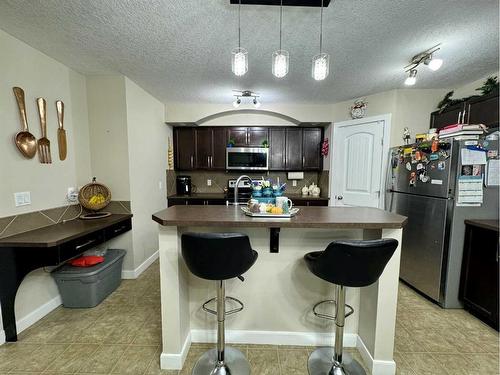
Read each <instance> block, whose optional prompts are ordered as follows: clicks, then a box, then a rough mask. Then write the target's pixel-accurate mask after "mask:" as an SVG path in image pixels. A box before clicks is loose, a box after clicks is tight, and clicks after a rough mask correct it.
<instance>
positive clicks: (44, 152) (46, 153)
mask: <svg viewBox="0 0 500 375" xmlns="http://www.w3.org/2000/svg"><path fill="white" fill-rule="evenodd" d="M36 104H37V106H38V115H39V116H40V128H41V129H42V138H40V139H39V140H38V156H39V158H40V163H44V164H50V163H52V158H51V157H50V141H49V140H48V138H47V103H46V102H45V99H44V98H38V99H37V100H36Z"/></svg>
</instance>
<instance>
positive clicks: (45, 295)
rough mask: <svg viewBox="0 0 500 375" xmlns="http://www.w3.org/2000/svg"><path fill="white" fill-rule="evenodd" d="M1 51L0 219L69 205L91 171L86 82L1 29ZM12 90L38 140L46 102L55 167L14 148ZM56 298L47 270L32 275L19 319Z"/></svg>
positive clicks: (21, 296)
mask: <svg viewBox="0 0 500 375" xmlns="http://www.w3.org/2000/svg"><path fill="white" fill-rule="evenodd" d="M0 51H2V58H0V71H1V72H2V73H1V74H0V124H1V126H0V159H1V163H0V217H3V216H10V215H16V214H20V213H25V212H30V211H35V210H41V209H48V208H53V207H57V206H62V205H65V204H67V202H66V200H65V196H66V191H67V188H68V187H70V186H76V185H77V184H80V182H81V180H82V179H83V176H84V175H86V174H88V171H89V168H90V166H89V161H88V150H87V151H86V152H85V148H86V147H87V145H88V140H86V139H85V136H84V135H83V136H82V134H85V133H86V132H87V131H88V130H87V129H88V123H87V117H86V113H87V107H86V101H85V96H84V95H82V93H85V78H84V77H83V76H82V75H80V74H78V73H76V72H74V71H72V70H71V69H69V68H67V67H66V66H64V65H62V64H60V63H59V62H57V61H55V60H53V59H52V58H50V57H48V56H46V55H44V54H43V53H41V52H39V51H37V50H36V49H34V48H32V47H30V46H28V45H27V44H25V43H23V42H21V41H20V40H17V39H15V38H13V37H12V36H10V35H8V34H6V33H5V32H3V31H1V30H0ZM13 86H19V87H21V88H23V89H24V91H25V95H26V106H27V113H28V124H29V127H30V131H31V132H32V133H33V134H34V135H35V137H37V138H38V137H40V125H39V119H38V111H37V109H36V104H35V99H36V98H37V97H44V98H45V99H46V100H47V112H48V123H47V128H48V138H49V139H50V141H51V153H52V161H53V162H52V164H49V165H44V164H40V163H39V161H38V157H37V156H35V158H33V159H30V160H28V159H25V158H24V157H22V156H21V154H20V153H19V152H18V150H17V148H16V147H15V145H14V143H13V136H14V134H15V133H17V132H18V131H19V129H20V128H21V125H20V119H19V112H18V109H17V104H16V101H15V98H14V94H13V93H12V87H13ZM58 99H61V100H62V101H63V102H64V104H65V119H64V120H65V128H66V132H67V138H68V155H67V159H66V160H65V161H60V160H59V157H58V148H57V136H56V129H57V120H56V110H55V101H56V100H58ZM77 165H78V168H79V169H80V171H81V173H82V176H81V177H80V175H79V173H78V172H77ZM17 191H30V192H31V200H32V204H31V205H29V206H24V207H18V208H16V207H15V205H14V196H13V193H14V192H17ZM57 296H58V291H57V287H56V285H55V283H54V282H53V280H52V278H51V277H50V275H49V274H48V273H45V272H44V271H43V270H38V271H34V272H33V273H31V274H30V275H28V276H27V277H26V278H25V279H24V281H23V283H22V284H21V287H20V289H19V291H18V293H17V298H16V305H15V311H16V318H17V319H18V320H19V319H22V318H24V317H26V316H27V315H28V314H29V313H31V312H33V311H34V310H35V309H37V308H39V307H40V306H42V305H43V304H45V303H47V302H48V301H50V300H52V299H53V298H56V297H57ZM1 329H2V328H1V327H0V330H1Z"/></svg>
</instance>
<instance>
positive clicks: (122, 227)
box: [113, 225, 127, 233]
mask: <svg viewBox="0 0 500 375" xmlns="http://www.w3.org/2000/svg"><path fill="white" fill-rule="evenodd" d="M126 228H127V227H126V226H125V225H122V226H121V227H120V228H117V229H115V230H114V231H113V232H114V233H118V232H121V231H122V230H124V229H126Z"/></svg>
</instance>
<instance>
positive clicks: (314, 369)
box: [193, 348, 366, 375]
mask: <svg viewBox="0 0 500 375" xmlns="http://www.w3.org/2000/svg"><path fill="white" fill-rule="evenodd" d="M333 356H334V349H333V348H319V349H316V350H315V351H314V352H312V353H311V355H310V356H309V361H308V363H307V369H308V370H309V375H366V371H365V370H364V369H363V366H361V364H360V363H359V362H358V361H356V360H355V359H354V358H352V357H351V356H350V355H349V354H348V353H343V354H342V363H338V362H335V363H334V361H333ZM193 374H194V373H193Z"/></svg>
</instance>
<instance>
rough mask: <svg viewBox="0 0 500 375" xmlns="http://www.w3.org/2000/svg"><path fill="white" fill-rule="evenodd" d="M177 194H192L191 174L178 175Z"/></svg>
mask: <svg viewBox="0 0 500 375" xmlns="http://www.w3.org/2000/svg"><path fill="white" fill-rule="evenodd" d="M176 189H177V195H191V191H192V188H191V176H177V180H176Z"/></svg>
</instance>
